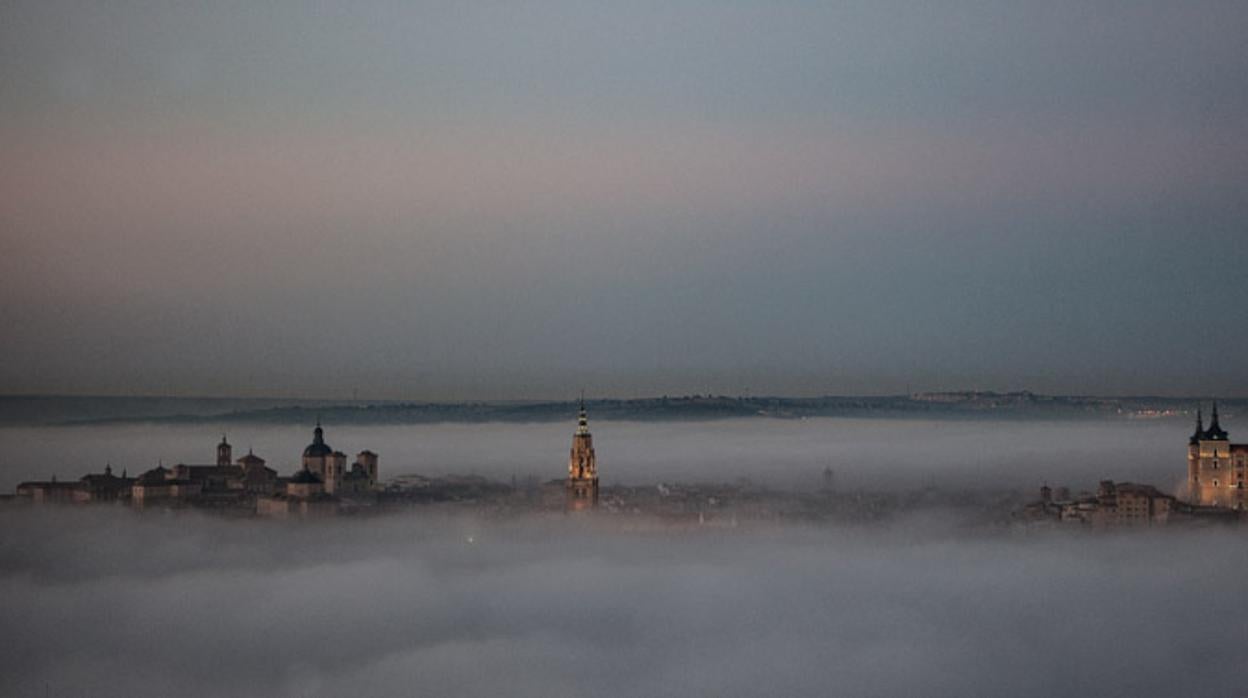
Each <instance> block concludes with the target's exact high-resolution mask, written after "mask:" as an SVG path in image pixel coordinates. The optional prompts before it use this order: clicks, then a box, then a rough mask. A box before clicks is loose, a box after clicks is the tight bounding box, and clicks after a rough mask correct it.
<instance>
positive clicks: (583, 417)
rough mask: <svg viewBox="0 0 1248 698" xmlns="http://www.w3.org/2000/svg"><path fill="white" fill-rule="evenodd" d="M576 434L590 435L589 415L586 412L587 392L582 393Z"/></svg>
mask: <svg viewBox="0 0 1248 698" xmlns="http://www.w3.org/2000/svg"><path fill="white" fill-rule="evenodd" d="M576 433H577V434H588V433H589V414H588V413H587V412H586V411H585V391H584V390H582V391H581V409H580V412H579V414H578V415H577V417H576Z"/></svg>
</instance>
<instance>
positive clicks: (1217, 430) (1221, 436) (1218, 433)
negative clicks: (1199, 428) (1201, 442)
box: [1205, 402, 1228, 441]
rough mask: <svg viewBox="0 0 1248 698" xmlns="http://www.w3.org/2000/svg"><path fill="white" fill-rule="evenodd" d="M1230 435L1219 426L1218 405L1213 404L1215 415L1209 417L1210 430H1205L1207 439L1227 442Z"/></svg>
mask: <svg viewBox="0 0 1248 698" xmlns="http://www.w3.org/2000/svg"><path fill="white" fill-rule="evenodd" d="M1227 436H1228V434H1227V433H1226V430H1225V429H1223V428H1222V425H1221V424H1218V403H1217V402H1214V403H1213V414H1212V415H1211V416H1210V417H1209V428H1208V429H1206V430H1205V439H1206V440H1208V441H1226V438H1227Z"/></svg>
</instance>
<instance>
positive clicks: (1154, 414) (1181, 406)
mask: <svg viewBox="0 0 1248 698" xmlns="http://www.w3.org/2000/svg"><path fill="white" fill-rule="evenodd" d="M1209 400H1210V398H1197V397H1179V398H1176V397H1150V396H1142V397H1097V396H1062V395H1040V394H1036V393H1032V392H1029V391H1019V392H1009V393H997V392H991V391H951V392H923V393H915V394H913V395H893V396H824V397H813V398H793V397H731V396H726V395H684V396H679V397H670V396H661V397H651V398H634V399H598V400H591V401H588V402H587V405H588V407H589V410H590V412H591V414H592V415H593V417H594V418H595V419H607V420H635V421H662V420H708V419H728V418H743V417H765V418H773V419H798V418H803V417H875V418H890V417H892V418H916V417H932V418H938V417H949V418H970V417H974V418H1030V419H1044V418H1056V419H1061V418H1079V417H1099V418H1164V417H1185V416H1194V412H1195V409H1196V406H1197V405H1198V404H1200V403H1202V402H1203V403H1206V404H1207V403H1208V402H1209ZM58 401H64V404H59V402H58ZM1220 404H1221V405H1222V408H1223V411H1224V414H1226V415H1227V416H1228V417H1231V416H1232V415H1233V414H1234V413H1236V412H1238V411H1239V410H1240V409H1241V408H1244V407H1248V399H1242V398H1240V399H1221V400H1220ZM23 407H27V408H34V409H30V410H23V409H22V408H23ZM144 407H149V408H151V409H149V410H146V411H145V410H144ZM575 412H576V402H575V401H571V400H569V401H533V402H524V401H477V402H460V403H432V402H397V401H396V402H364V401H344V402H331V401H311V400H308V401H300V400H277V399H273V400H231V399H226V398H213V399H197V398H108V397H101V398H56V397H38V398H34V397H0V423H9V424H13V423H25V424H109V423H114V424H115V423H135V422H157V423H198V422H222V421H224V422H253V423H272V424H302V423H310V422H311V421H313V420H315V419H317V418H318V417H319V418H320V419H322V420H324V421H326V422H332V423H335V424H431V423H440V422H447V423H455V422H458V423H474V422H549V421H559V420H566V419H569V418H570V417H569V415H574V414H575Z"/></svg>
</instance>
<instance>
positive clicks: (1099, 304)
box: [0, 0, 1248, 400]
mask: <svg viewBox="0 0 1248 698" xmlns="http://www.w3.org/2000/svg"><path fill="white" fill-rule="evenodd" d="M1245 33H1248V6H1246V5H1245V4H1244V3H1242V2H1227V1H1215V0H1193V1H1192V2H1187V3H1173V2H1161V1H1154V0H1134V1H1130V2H1128V1H1125V0H1124V1H1113V0H1111V1H1109V2H1099V3H1094V4H1089V3H1086V2H1074V1H1067V0H1057V1H1054V2H1005V1H1001V0H998V1H991V0H979V1H969V0H966V1H957V0H955V1H954V2H947V3H926V2H903V1H900V0H881V1H871V2H867V1H865V0H863V1H858V0H850V1H848V2H838V3H822V2H776V3H747V2H662V3H659V2H632V3H618V2H596V1H593V0H590V1H588V2H575V3H573V2H567V3H563V2H553V1H549V0H536V1H534V2H524V3H517V2H495V3H492V2H480V3H469V4H465V3H432V2H382V1H380V0H377V1H369V0H365V1H363V2H359V3H350V4H343V3H306V2H294V1H292V0H279V1H277V2H272V3H262V4H259V3H247V2H228V1H227V2H218V3H193V2H172V1H164V2H137V1H130V0H116V1H114V2H109V3H88V2H63V1H60V0H42V1H40V2H27V1H24V0H13V1H10V2H6V3H4V4H3V6H2V7H0V162H3V164H4V166H3V167H2V168H0V322H2V323H3V325H2V326H3V327H4V329H5V339H4V341H3V342H0V392H4V393H73V394H154V395H244V396H287V397H309V398H348V397H352V396H356V395H358V396H359V397H361V398H397V399H414V400H464V399H489V398H499V399H514V398H567V397H569V396H573V395H575V394H576V393H577V392H578V391H579V390H581V389H582V388H583V389H585V390H587V391H588V392H589V393H590V394H591V395H599V396H604V395H612V396H621V397H632V396H636V395H657V394H682V393H723V394H746V393H749V394H754V395H759V394H789V395H813V394H828V393H839V394H846V393H873V394H879V393H902V392H905V391H907V390H912V391H919V390H945V389H997V390H1011V389H1030V390H1034V391H1039V392H1054V393H1100V394H1141V393H1146V394H1176V395H1180V394H1181V395H1192V394H1204V395H1245V394H1248V393H1245V392H1244V387H1243V386H1244V385H1245V381H1246V380H1248V354H1246V353H1245V352H1244V351H1243V347H1244V346H1245V345H1248V324H1245V323H1244V322H1243V321H1242V314H1243V311H1242V309H1243V308H1244V307H1246V306H1248V284H1244V283H1242V282H1241V281H1240V280H1239V279H1241V278H1242V275H1243V273H1244V269H1245V268H1246V267H1248V230H1246V229H1245V228H1246V225H1245V222H1246V221H1248V82H1245V81H1244V80H1243V75H1245V74H1248V50H1245V49H1244V47H1243V37H1244V35H1245Z"/></svg>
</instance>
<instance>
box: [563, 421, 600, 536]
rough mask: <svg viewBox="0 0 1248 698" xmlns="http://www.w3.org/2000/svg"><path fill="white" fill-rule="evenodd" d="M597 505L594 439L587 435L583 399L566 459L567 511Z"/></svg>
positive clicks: (587, 428)
mask: <svg viewBox="0 0 1248 698" xmlns="http://www.w3.org/2000/svg"><path fill="white" fill-rule="evenodd" d="M597 504H598V459H597V458H596V457H595V455H594V437H593V436H592V435H591V434H590V433H589V418H588V417H587V416H586V414H585V398H583V397H582V398H581V411H580V415H579V416H578V417H577V420H576V433H575V434H573V435H572V453H571V455H570V456H569V458H568V482H567V509H568V511H584V510H587V509H592V508H593V507H595V506H597Z"/></svg>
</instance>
